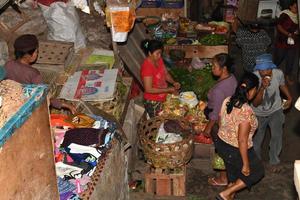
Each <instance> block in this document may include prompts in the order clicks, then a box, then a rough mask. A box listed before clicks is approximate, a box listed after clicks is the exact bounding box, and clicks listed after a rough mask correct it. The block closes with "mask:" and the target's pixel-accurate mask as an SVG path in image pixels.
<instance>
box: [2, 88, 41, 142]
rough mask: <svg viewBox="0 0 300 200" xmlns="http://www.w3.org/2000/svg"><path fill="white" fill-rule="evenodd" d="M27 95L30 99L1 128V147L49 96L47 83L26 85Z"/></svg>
mask: <svg viewBox="0 0 300 200" xmlns="http://www.w3.org/2000/svg"><path fill="white" fill-rule="evenodd" d="M24 92H25V96H27V97H29V99H28V100H27V101H26V102H25V103H24V105H23V106H22V107H21V108H20V109H19V111H17V112H16V113H15V115H13V116H12V117H11V118H10V119H9V120H8V121H7V122H6V124H5V125H4V126H3V127H2V128H1V129H0V147H1V146H2V145H3V144H4V143H5V141H6V140H7V139H8V138H9V137H10V136H11V135H12V134H13V133H14V130H15V129H17V128H19V127H21V126H22V125H23V123H24V122H25V121H26V120H27V119H28V118H29V117H30V116H31V115H32V112H33V111H34V110H35V108H37V107H38V106H39V105H40V104H41V103H42V102H43V101H44V99H45V98H46V96H47V86H45V85H25V86H24Z"/></svg>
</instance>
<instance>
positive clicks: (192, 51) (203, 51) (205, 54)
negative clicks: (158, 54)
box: [164, 45, 228, 58]
mask: <svg viewBox="0 0 300 200" xmlns="http://www.w3.org/2000/svg"><path fill="white" fill-rule="evenodd" d="M171 49H180V50H183V51H185V53H186V54H185V57H186V58H193V57H198V58H212V57H214V56H215V55H216V54H219V53H228V45H218V46H205V45H165V48H164V50H165V51H166V53H167V54H168V53H169V51H170V50H171Z"/></svg>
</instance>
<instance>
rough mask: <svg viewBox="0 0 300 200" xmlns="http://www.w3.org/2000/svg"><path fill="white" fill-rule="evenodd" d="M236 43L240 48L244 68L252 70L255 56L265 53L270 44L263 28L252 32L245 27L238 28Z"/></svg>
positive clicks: (269, 39)
mask: <svg viewBox="0 0 300 200" xmlns="http://www.w3.org/2000/svg"><path fill="white" fill-rule="evenodd" d="M236 43H237V45H238V46H239V47H241V49H242V60H243V67H244V69H245V70H246V71H253V68H254V65H255V58H256V57H257V56H259V55H261V54H264V53H266V51H267V48H268V46H269V45H270V44H271V38H270V37H269V35H268V34H267V32H266V31H264V30H260V31H258V32H252V31H250V30H248V29H246V28H240V29H238V31H237V33H236Z"/></svg>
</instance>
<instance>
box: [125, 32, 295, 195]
mask: <svg viewBox="0 0 300 200" xmlns="http://www.w3.org/2000/svg"><path fill="white" fill-rule="evenodd" d="M270 34H272V28H271V32H270ZM270 51H271V49H270ZM230 54H231V55H232V56H233V57H234V58H235V61H236V66H237V68H236V75H237V77H239V76H240V75H241V74H242V68H241V51H240V49H239V48H237V47H236V46H235V45H233V46H232V47H231V48H230ZM295 74H296V70H295ZM299 87H300V85H299V83H295V84H294V85H292V86H289V89H290V91H291V93H292V96H293V98H294V101H296V99H297V98H298V96H299V93H300V92H299V91H300V90H299ZM285 116H286V121H285V126H284V135H283V149H282V153H281V161H282V163H281V166H282V170H281V172H280V173H278V174H274V173H271V172H270V171H269V170H268V169H266V175H265V177H264V178H263V180H262V181H260V182H259V183H258V184H256V185H255V186H254V187H253V188H252V189H251V190H250V191H248V190H243V191H241V192H240V193H238V194H237V196H236V199H240V200H250V199H258V200H295V199H297V192H296V190H295V187H294V183H293V171H294V169H293V163H294V161H295V160H297V159H298V160H299V159H300V148H299V145H300V131H299V130H300V111H297V110H296V109H295V108H294V107H292V108H291V109H290V110H287V111H286V112H285ZM269 139H270V133H268V134H267V136H266V138H265V141H264V144H263V150H264V151H263V159H264V163H267V162H268V142H269ZM145 168H146V167H145V163H143V162H141V161H140V162H138V163H137V169H139V170H140V172H141V173H140V174H139V175H138V176H133V177H134V178H137V179H143V177H142V174H143V171H144V170H145ZM213 175H214V172H212V171H211V170H210V162H209V160H203V159H202V160H200V159H193V160H192V161H191V162H190V163H189V165H188V170H187V183H186V190H187V194H186V196H185V197H182V198H175V197H157V196H155V195H149V194H145V193H144V192H143V191H142V190H140V191H139V192H131V200H141V199H145V200H152V199H162V200H177V199H178V200H181V199H186V200H211V199H215V196H216V195H217V194H218V193H219V192H220V191H221V190H222V189H223V188H222V187H212V186H209V185H208V184H207V178H208V177H209V176H213Z"/></svg>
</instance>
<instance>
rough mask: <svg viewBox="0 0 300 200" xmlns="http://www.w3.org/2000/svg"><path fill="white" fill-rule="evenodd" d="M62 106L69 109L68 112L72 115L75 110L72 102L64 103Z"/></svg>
mask: <svg viewBox="0 0 300 200" xmlns="http://www.w3.org/2000/svg"><path fill="white" fill-rule="evenodd" d="M63 107H64V108H66V109H68V110H70V112H71V113H72V114H73V115H74V114H75V113H76V112H77V109H76V107H75V106H74V105H73V104H69V103H64V104H63Z"/></svg>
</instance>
